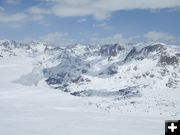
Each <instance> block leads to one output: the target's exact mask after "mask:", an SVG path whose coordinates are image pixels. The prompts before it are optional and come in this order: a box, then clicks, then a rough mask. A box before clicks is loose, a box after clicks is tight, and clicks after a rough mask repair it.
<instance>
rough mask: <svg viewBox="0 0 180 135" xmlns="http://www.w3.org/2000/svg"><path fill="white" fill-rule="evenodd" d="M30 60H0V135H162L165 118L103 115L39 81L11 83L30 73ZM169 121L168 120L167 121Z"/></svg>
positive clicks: (141, 115)
mask: <svg viewBox="0 0 180 135" xmlns="http://www.w3.org/2000/svg"><path fill="white" fill-rule="evenodd" d="M33 61H34V59H31V58H27V57H8V58H4V59H0V63H1V64H0V75H1V79H0V86H1V87H0V108H1V111H0V134H1V135H11V134H13V135H57V134H60V135H84V134H85V135H92V134H93V135H100V134H103V135H119V134H137V135H163V134H164V120H165V119H168V117H166V116H161V115H157V114H156V113H153V114H147V113H128V112H127V113H119V112H114V111H111V112H107V111H103V110H101V109H97V108H96V107H93V106H89V105H88V103H89V99H88V98H86V97H85V98H79V97H75V96H71V95H69V94H67V93H64V92H61V91H59V90H52V89H51V88H49V87H48V86H47V85H46V84H45V83H44V82H43V81H42V82H40V83H39V85H38V86H23V85H20V84H17V83H13V82H12V81H14V80H16V79H18V78H19V77H20V76H22V75H23V74H26V73H29V72H31V70H32V69H33V65H32V62H33ZM171 119H172V117H171Z"/></svg>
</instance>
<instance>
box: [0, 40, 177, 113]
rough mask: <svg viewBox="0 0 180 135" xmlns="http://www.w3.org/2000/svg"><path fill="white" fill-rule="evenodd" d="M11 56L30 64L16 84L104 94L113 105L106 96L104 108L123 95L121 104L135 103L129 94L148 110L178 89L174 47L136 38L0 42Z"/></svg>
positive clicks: (82, 94) (77, 93)
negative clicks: (131, 40) (136, 41)
mask: <svg viewBox="0 0 180 135" xmlns="http://www.w3.org/2000/svg"><path fill="white" fill-rule="evenodd" d="M17 56H23V57H32V58H33V59H34V60H35V62H34V66H35V67H34V70H33V71H32V72H31V73H29V74H28V75H25V76H23V77H21V78H19V79H18V80H15V82H16V83H22V84H25V85H27V84H28V85H33V84H34V85H38V83H39V82H40V81H42V80H43V81H45V82H46V83H47V84H48V85H49V86H50V87H51V88H54V89H59V90H61V91H64V92H68V93H70V94H71V95H74V96H80V97H92V98H93V97H99V98H108V99H109V98H110V99H111V100H113V105H114V106H113V105H112V101H111V102H110V103H109V102H108V103H105V104H106V105H105V107H108V106H109V105H110V106H111V107H112V108H119V107H120V106H119V102H117V103H114V102H115V101H118V100H121V99H126V100H124V101H125V102H124V104H127V103H129V104H134V103H136V102H138V101H134V99H135V98H137V99H140V100H143V101H142V102H143V103H144V105H145V104H149V105H148V109H149V108H153V107H154V106H155V105H156V104H159V106H171V107H173V105H174V104H175V103H176V102H177V101H176V99H173V100H171V98H167V96H169V95H170V93H173V92H174V93H176V92H179V88H180V47H178V46H172V45H165V44H163V43H146V44H145V43H144V44H143V43H139V44H131V45H123V44H106V45H97V46H95V45H79V44H76V45H71V46H66V47H54V46H51V45H49V44H47V43H38V42H31V43H28V44H22V43H18V42H16V41H9V40H2V41H0V57H1V58H3V57H17ZM174 93H173V94H174ZM92 102H93V101H92ZM120 103H122V102H120ZM92 104H93V103H92ZM95 104H97V102H95ZM172 104H173V105H172ZM100 105H101V104H100ZM136 105H137V106H138V103H137V104H136ZM148 109H147V110H148ZM163 109H167V108H166V107H165V108H163ZM163 109H162V110H163ZM174 113H177V111H174Z"/></svg>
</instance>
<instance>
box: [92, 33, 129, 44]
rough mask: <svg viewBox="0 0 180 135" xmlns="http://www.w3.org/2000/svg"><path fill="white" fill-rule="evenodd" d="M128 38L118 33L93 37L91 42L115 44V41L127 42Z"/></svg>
mask: <svg viewBox="0 0 180 135" xmlns="http://www.w3.org/2000/svg"><path fill="white" fill-rule="evenodd" d="M127 42H129V40H128V39H126V38H124V37H123V35H122V34H120V33H118V34H115V35H113V36H107V37H98V36H96V37H92V38H91V39H90V43H93V44H113V43H127Z"/></svg>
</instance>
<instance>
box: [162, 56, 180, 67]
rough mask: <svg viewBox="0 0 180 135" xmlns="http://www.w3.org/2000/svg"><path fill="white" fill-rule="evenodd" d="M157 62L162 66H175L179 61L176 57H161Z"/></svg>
mask: <svg viewBox="0 0 180 135" xmlns="http://www.w3.org/2000/svg"><path fill="white" fill-rule="evenodd" d="M159 62H160V63H161V64H162V65H175V64H178V63H179V60H178V58H177V57H176V56H161V57H160V61H159Z"/></svg>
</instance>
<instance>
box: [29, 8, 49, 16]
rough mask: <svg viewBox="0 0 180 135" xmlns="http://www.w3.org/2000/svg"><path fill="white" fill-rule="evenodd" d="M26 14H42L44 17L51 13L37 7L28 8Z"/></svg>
mask: <svg viewBox="0 0 180 135" xmlns="http://www.w3.org/2000/svg"><path fill="white" fill-rule="evenodd" d="M27 12H28V13H31V14H38V15H43V14H44V15H46V14H50V13H51V11H50V10H48V9H45V8H41V7H38V6H33V7H30V8H29V9H27Z"/></svg>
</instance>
